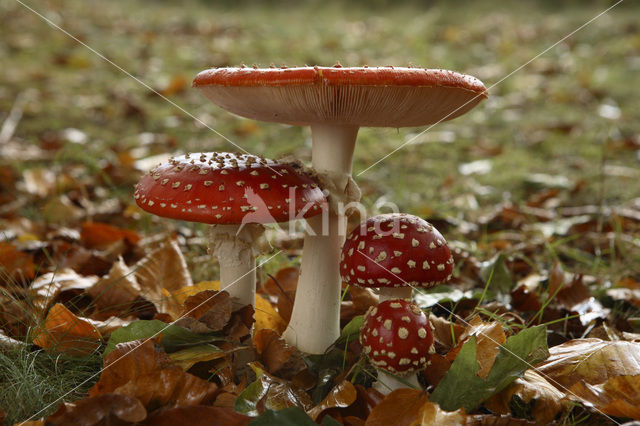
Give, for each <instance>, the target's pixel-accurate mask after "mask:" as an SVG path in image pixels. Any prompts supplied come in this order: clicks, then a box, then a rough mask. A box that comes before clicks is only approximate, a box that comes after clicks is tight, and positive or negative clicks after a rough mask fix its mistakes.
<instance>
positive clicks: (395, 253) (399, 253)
mask: <svg viewBox="0 0 640 426" xmlns="http://www.w3.org/2000/svg"><path fill="white" fill-rule="evenodd" d="M393 255H394V256H395V257H400V256H402V252H401V251H399V250H394V251H393Z"/></svg>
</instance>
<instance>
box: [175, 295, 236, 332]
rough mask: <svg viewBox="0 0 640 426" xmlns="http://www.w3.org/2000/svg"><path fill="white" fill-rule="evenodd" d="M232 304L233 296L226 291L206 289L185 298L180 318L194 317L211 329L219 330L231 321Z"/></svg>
mask: <svg viewBox="0 0 640 426" xmlns="http://www.w3.org/2000/svg"><path fill="white" fill-rule="evenodd" d="M231 306H232V302H231V297H230V296H229V293H227V292H226V291H215V290H204V291H201V292H199V293H197V294H195V295H193V296H189V297H187V298H186V299H185V301H184V307H183V310H182V312H181V313H180V315H179V318H180V319H181V320H182V319H183V318H193V319H195V320H197V321H198V322H201V323H202V324H204V325H205V326H206V327H207V328H208V329H209V331H218V330H222V328H223V327H224V326H225V325H226V324H227V322H229V319H230V318H231Z"/></svg>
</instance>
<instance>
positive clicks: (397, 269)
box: [391, 266, 402, 274]
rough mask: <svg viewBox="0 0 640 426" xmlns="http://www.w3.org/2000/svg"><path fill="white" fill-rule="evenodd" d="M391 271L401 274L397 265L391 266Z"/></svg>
mask: <svg viewBox="0 0 640 426" xmlns="http://www.w3.org/2000/svg"><path fill="white" fill-rule="evenodd" d="M391 272H393V273H394V274H401V273H402V270H401V269H400V268H398V267H397V266H394V267H393V268H391Z"/></svg>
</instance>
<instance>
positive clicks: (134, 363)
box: [89, 340, 218, 410]
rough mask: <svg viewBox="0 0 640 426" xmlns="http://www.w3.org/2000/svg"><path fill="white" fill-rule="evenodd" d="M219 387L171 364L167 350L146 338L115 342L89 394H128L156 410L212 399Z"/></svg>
mask: <svg viewBox="0 0 640 426" xmlns="http://www.w3.org/2000/svg"><path fill="white" fill-rule="evenodd" d="M217 388H218V387H217V386H216V385H215V384H214V383H210V382H207V381H205V380H202V379H200V378H198V377H196V376H194V375H192V374H189V373H185V372H184V371H183V370H182V369H181V368H180V367H178V366H176V365H172V364H171V362H170V360H169V358H168V356H167V354H166V353H164V351H163V350H162V349H160V348H158V347H156V346H155V345H154V342H153V341H151V340H147V341H145V342H144V343H141V342H140V341H133V342H126V343H120V344H118V345H116V348H115V349H114V350H113V351H112V352H110V353H109V354H108V355H107V356H106V357H105V360H104V366H103V369H102V373H101V374H100V380H98V382H97V383H96V384H95V385H94V386H93V387H92V388H91V389H90V390H89V396H96V395H102V394H105V393H116V394H120V395H128V396H131V397H135V398H138V399H139V400H140V401H141V402H142V403H143V405H144V406H145V407H147V409H148V410H153V409H155V408H158V407H175V406H181V405H189V406H191V405H199V404H202V403H207V402H211V401H212V400H213V398H214V397H215V393H216V390H217Z"/></svg>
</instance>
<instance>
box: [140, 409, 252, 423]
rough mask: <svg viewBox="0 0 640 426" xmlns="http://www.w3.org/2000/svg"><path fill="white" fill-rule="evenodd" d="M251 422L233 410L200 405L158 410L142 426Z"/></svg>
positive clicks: (249, 418)
mask: <svg viewBox="0 0 640 426" xmlns="http://www.w3.org/2000/svg"><path fill="white" fill-rule="evenodd" d="M250 421H251V417H248V416H245V415H242V414H238V413H236V412H235V411H233V409H232V408H223V407H207V406H201V405H198V406H195V407H175V408H168V409H164V410H156V411H154V412H153V413H151V414H150V415H149V418H148V419H147V420H146V421H145V422H143V423H142V424H143V425H153V426H175V425H181V426H200V425H202V426H217V425H225V426H244V425H246V424H248V423H249V422H250Z"/></svg>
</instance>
